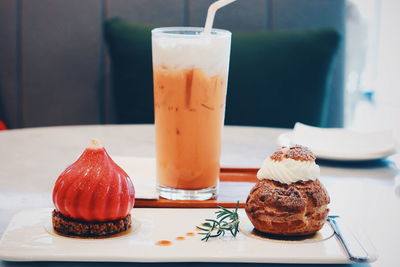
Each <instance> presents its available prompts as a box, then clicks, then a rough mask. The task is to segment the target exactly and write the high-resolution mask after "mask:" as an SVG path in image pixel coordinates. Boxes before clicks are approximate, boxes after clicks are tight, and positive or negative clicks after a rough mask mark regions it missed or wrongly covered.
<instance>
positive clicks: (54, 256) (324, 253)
mask: <svg viewBox="0 0 400 267" xmlns="http://www.w3.org/2000/svg"><path fill="white" fill-rule="evenodd" d="M51 211H52V210H51V209H29V210H23V211H21V212H19V213H17V214H16V215H15V216H14V217H13V218H12V220H11V222H10V224H9V226H8V227H7V229H6V231H5V233H4V235H3V237H2V239H1V240H0V259H3V260H8V261H94V262H97V261H100V262H253V263H351V261H349V259H348V257H347V256H346V254H345V252H344V250H343V249H342V247H341V245H340V243H339V242H338V241H337V239H336V237H335V236H333V235H332V230H331V229H330V226H329V225H328V224H326V225H325V226H324V228H323V230H322V231H321V234H320V235H319V236H317V237H316V238H314V239H307V240H303V241H281V240H272V239H265V238H260V237H257V236H254V235H252V234H251V230H252V226H251V224H250V222H249V221H248V219H247V216H246V215H245V213H244V211H243V210H240V220H241V226H240V230H241V232H240V233H239V234H238V235H237V237H236V238H232V237H231V236H229V235H227V236H225V237H224V238H218V239H213V240H209V241H208V242H204V241H201V236H200V235H197V233H198V231H197V230H196V227H195V226H196V225H199V224H201V223H202V222H203V221H204V219H206V218H214V212H215V209H134V210H133V211H132V216H133V218H134V223H133V227H132V230H131V231H129V233H127V234H125V235H121V236H118V237H113V238H105V239H78V238H68V237H63V236H59V235H57V234H55V233H54V232H53V231H52V227H51ZM187 233H196V234H195V235H194V236H188V235H186V234H187ZM178 236H183V237H185V240H176V237H178ZM160 240H169V241H171V242H172V243H171V245H169V246H159V245H156V243H157V242H158V241H160ZM375 259H376V255H371V261H374V260H375Z"/></svg>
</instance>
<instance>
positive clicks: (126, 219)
mask: <svg viewBox="0 0 400 267" xmlns="http://www.w3.org/2000/svg"><path fill="white" fill-rule="evenodd" d="M134 202H135V189H134V186H133V183H132V181H131V179H130V178H129V176H128V175H127V174H126V172H125V171H124V170H122V169H121V168H120V167H119V166H118V165H117V164H116V163H115V162H114V161H113V160H112V159H111V157H110V156H109V155H108V153H107V151H106V150H105V149H104V147H103V146H102V145H101V144H100V142H99V141H98V140H92V142H91V144H90V146H89V147H88V148H86V150H85V151H84V152H83V154H82V155H81V156H80V157H79V158H78V160H77V161H76V162H75V163H73V164H72V165H70V166H69V167H67V169H66V170H65V171H64V172H63V173H61V175H60V176H59V177H58V179H57V181H56V183H55V186H54V189H53V203H54V206H55V210H54V211H53V219H52V221H53V228H54V230H55V231H56V232H58V233H60V234H64V235H68V236H78V237H102V236H110V235H114V234H116V233H120V232H123V231H125V230H127V229H128V228H129V227H130V226H131V215H130V210H131V209H132V208H133V205H134Z"/></svg>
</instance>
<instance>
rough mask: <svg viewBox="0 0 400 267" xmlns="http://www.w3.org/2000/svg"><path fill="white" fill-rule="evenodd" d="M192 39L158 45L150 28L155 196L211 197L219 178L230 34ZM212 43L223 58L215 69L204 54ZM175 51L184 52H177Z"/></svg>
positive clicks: (210, 48)
mask: <svg viewBox="0 0 400 267" xmlns="http://www.w3.org/2000/svg"><path fill="white" fill-rule="evenodd" d="M181 31H182V30H181ZM192 37H193V36H192ZM195 38H196V37H194V38H193V39H190V41H188V42H187V43H185V44H183V47H182V46H179V44H180V40H179V39H178V40H177V41H176V40H173V39H172V40H171V39H167V41H166V42H165V43H161V45H160V44H157V43H155V42H157V41H158V40H157V39H156V40H155V37H154V33H153V76H154V109H155V128H156V154H157V156H156V161H157V181H158V187H159V191H160V195H161V196H163V197H166V198H169V199H208V198H211V197H212V196H213V195H215V193H216V190H217V184H218V178H219V169H220V151H221V131H222V127H223V121H224V114H225V99H226V89H227V76H228V75H227V66H228V61H229V47H230V34H229V40H228V41H227V40H225V39H222V40H221V39H219V40H217V41H214V40H213V39H212V38H211V41H207V40H206V41H204V40H203V39H201V40H199V42H202V44H200V45H199V43H198V42H197V40H196V39H195ZM199 38H201V37H199ZM184 40H185V41H186V40H187V39H185V38H184ZM161 41H163V40H161ZM161 41H160V42H161ZM164 41H165V40H164ZM174 41H175V42H176V43H177V44H178V47H179V49H178V48H177V47H174V46H173V44H174ZM168 42H169V43H168ZM215 43H217V44H215ZM163 45H164V47H167V48H166V49H164V50H165V51H163V50H162V49H163V47H162V46H163ZM214 45H216V46H217V48H215V49H216V50H218V49H222V50H223V53H222V54H219V55H218V58H219V60H224V61H225V63H224V62H222V63H223V64H221V62H219V66H217V67H216V68H215V66H216V65H215V64H216V63H215V64H214V62H213V61H214V60H216V57H215V53H216V51H213V52H214V57H212V59H211V60H208V61H207V58H205V56H206V54H207V52H209V51H208V50H211V51H212V50H213V49H214V48H213V47H214ZM218 45H219V47H218ZM202 49H203V51H202ZM227 49H228V51H226V50H227ZM155 50H156V51H155ZM160 50H161V52H160ZM194 50H196V51H197V50H200V51H199V53H202V52H203V54H204V56H200V57H199V56H198V55H197V53H195V52H196V51H194ZM204 50H205V51H204ZM179 51H186V53H188V55H178V54H177V52H179ZM217 52H218V51H217ZM168 53H170V54H173V53H175V54H177V55H176V56H177V57H179V58H175V57H172V56H170V55H168ZM183 53H184V52H183ZM210 53H211V52H210ZM210 56H213V55H212V54H211V55H210ZM160 58H161V59H164V61H163V60H157V59H160ZM165 59H167V60H165ZM168 60H170V61H172V62H167V61H168ZM196 61H197V62H196ZM186 62H188V63H186ZM202 62H205V63H206V64H202ZM208 66H210V67H208Z"/></svg>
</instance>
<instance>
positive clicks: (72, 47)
mask: <svg viewBox="0 0 400 267" xmlns="http://www.w3.org/2000/svg"><path fill="white" fill-rule="evenodd" d="M211 2H213V1H212V0H85V1H80V0H0V101H1V102H0V108H2V114H3V117H4V118H3V119H4V120H5V122H6V123H7V124H8V126H9V127H10V128H21V127H36V126H48V125H71V124H101V123H113V122H114V119H113V118H114V115H113V104H112V103H113V102H112V94H111V90H112V88H111V87H110V77H109V59H108V57H107V53H106V47H105V44H104V42H103V33H102V25H103V22H104V21H105V20H107V19H109V18H111V17H114V16H120V17H123V18H126V19H129V20H131V21H133V22H136V23H143V24H151V25H155V26H182V25H183V26H203V24H204V21H205V17H206V12H207V8H208V6H209V4H210V3H211ZM345 10H346V9H345V0H239V1H237V2H236V3H234V4H232V5H230V6H228V7H226V8H224V9H222V10H220V11H219V12H218V14H217V17H216V20H215V24H214V26H215V27H217V28H224V29H228V30H231V31H239V30H240V31H245V30H246V31H258V30H269V31H274V30H280V29H309V28H319V27H327V26H328V27H334V28H336V29H337V30H338V32H339V33H341V34H342V36H343V37H345ZM149 45H150V44H149ZM343 51H344V49H343V45H342V48H341V49H340V51H339V53H338V56H337V60H336V65H335V70H334V77H333V81H332V82H333V85H332V86H333V92H334V93H333V95H332V101H331V103H330V108H329V109H330V113H329V116H330V118H329V125H330V126H342V125H343V72H344V52H343Z"/></svg>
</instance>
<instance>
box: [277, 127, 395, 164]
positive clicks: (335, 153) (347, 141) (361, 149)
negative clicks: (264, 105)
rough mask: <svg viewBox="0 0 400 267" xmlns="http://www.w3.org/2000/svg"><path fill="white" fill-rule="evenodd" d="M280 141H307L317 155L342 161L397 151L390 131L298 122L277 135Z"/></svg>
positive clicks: (378, 157) (371, 157)
mask: <svg viewBox="0 0 400 267" xmlns="http://www.w3.org/2000/svg"><path fill="white" fill-rule="evenodd" d="M278 143H279V145H285V146H287V145H295V144H299V145H304V146H307V147H309V148H310V149H311V150H312V151H313V152H314V154H315V155H316V156H317V158H320V159H326V160H340V161H365V160H377V159H382V158H385V157H388V156H390V155H393V154H394V153H396V142H395V140H394V138H393V136H392V133H391V131H379V132H366V133H362V132H356V131H351V130H347V129H341V128H340V129H339V128H319V127H313V126H308V125H305V124H302V123H296V125H295V127H294V129H293V130H292V131H290V132H287V133H283V134H281V135H280V136H279V137H278Z"/></svg>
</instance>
